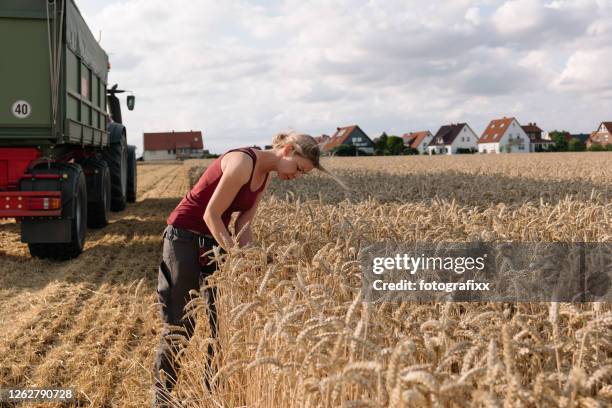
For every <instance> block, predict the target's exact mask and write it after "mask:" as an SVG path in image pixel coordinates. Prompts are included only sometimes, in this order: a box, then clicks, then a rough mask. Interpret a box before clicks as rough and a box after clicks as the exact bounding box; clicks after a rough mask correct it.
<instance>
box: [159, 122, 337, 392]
mask: <svg viewBox="0 0 612 408" xmlns="http://www.w3.org/2000/svg"><path fill="white" fill-rule="evenodd" d="M272 147H273V148H272V150H264V151H261V150H257V149H253V148H241V149H234V150H230V151H228V152H227V153H225V154H224V155H222V156H221V157H219V158H218V159H216V160H215V161H214V162H213V163H212V164H211V165H210V166H209V167H208V168H207V169H206V171H205V172H204V174H203V175H202V177H201V178H200V180H199V181H198V182H197V183H196V185H195V186H194V187H193V189H192V190H191V191H190V192H189V193H187V195H186V196H185V197H184V198H183V200H182V201H181V202H180V203H179V205H178V206H177V207H176V208H175V209H174V211H173V212H172V213H171V214H170V216H169V217H168V220H167V224H168V226H167V227H166V229H165V231H164V234H163V237H164V240H163V241H164V244H163V260H162V262H161V263H160V266H159V273H158V287H157V291H158V297H159V301H160V303H161V304H162V311H161V315H162V319H163V321H164V330H163V333H162V337H161V344H160V348H159V351H158V353H157V358H156V362H155V391H156V401H157V402H158V403H163V402H165V401H168V400H169V399H170V394H169V393H170V391H171V390H172V388H173V386H174V384H175V383H176V378H177V370H178V368H179V367H178V364H177V362H175V361H174V358H173V354H176V352H177V351H178V349H177V347H176V346H174V345H173V344H171V343H172V342H171V341H169V340H167V339H166V336H167V335H168V334H182V335H183V336H185V337H186V338H187V340H188V339H189V338H190V337H191V335H192V334H193V330H194V326H195V322H194V321H193V319H190V318H186V317H184V316H183V315H184V309H183V308H184V307H185V305H186V304H187V302H188V301H189V291H190V290H192V289H194V290H199V288H200V284H201V282H202V280H204V279H206V278H207V277H208V276H209V275H211V274H212V273H213V272H214V271H215V270H216V265H215V264H214V263H213V262H210V260H209V259H208V257H205V258H202V259H199V258H200V254H201V253H204V252H206V251H209V250H210V249H212V247H213V246H214V245H216V246H220V247H221V248H222V250H225V251H227V250H228V249H229V248H231V247H232V246H234V245H235V244H238V245H240V246H244V245H246V244H248V243H249V242H250V241H251V239H252V233H251V221H252V220H253V216H254V215H255V213H256V212H257V206H258V204H259V202H260V200H261V197H262V196H263V194H264V192H265V190H266V188H267V186H268V184H269V177H268V175H269V173H270V172H272V171H274V172H276V173H277V175H278V178H280V179H281V180H293V179H297V178H299V177H301V176H302V175H304V174H306V173H308V172H310V171H311V170H312V169H313V168H316V169H319V170H321V171H323V172H325V173H327V174H329V173H328V172H327V170H325V169H324V168H323V167H322V166H321V165H320V164H319V155H320V151H319V148H318V145H317V142H316V141H315V140H314V139H313V138H312V137H311V136H308V135H304V134H298V133H295V132H291V133H280V134H278V135H276V136H275V137H274V139H273V140H272ZM332 177H333V176H332ZM334 179H336V178H335V177H334ZM336 180H337V179H336ZM234 212H238V213H239V215H238V218H237V220H236V224H235V231H236V232H239V231H242V230H243V229H244V231H243V232H242V234H241V235H240V238H239V240H238V242H235V240H234V238H233V237H232V236H231V234H230V232H229V230H228V225H229V221H230V218H231V216H232V213H234ZM207 295H208V303H209V309H210V315H209V320H210V322H209V323H210V329H211V334H212V336H213V337H216V329H217V328H216V323H217V313H216V308H215V303H214V301H215V292H214V291H213V290H212V289H208V293H207ZM169 325H174V326H180V327H182V328H183V329H184V330H181V332H182V333H179V332H177V331H176V330H175V331H172V330H171V328H170V327H169ZM208 353H209V356H208V363H209V364H210V362H211V359H212V346H209V349H208ZM162 370H163V371H164V372H165V377H166V378H165V379H164V378H161V371H162ZM207 386H208V383H207Z"/></svg>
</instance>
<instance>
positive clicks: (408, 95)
mask: <svg viewBox="0 0 612 408" xmlns="http://www.w3.org/2000/svg"><path fill="white" fill-rule="evenodd" d="M76 3H77V5H78V6H79V8H80V10H81V13H82V14H83V16H84V17H85V20H86V21H87V23H88V24H89V26H90V28H91V30H92V32H93V33H94V35H95V36H96V38H100V44H101V45H102V47H103V48H104V49H105V50H106V51H107V53H108V54H109V58H110V61H111V64H112V69H111V71H110V73H109V84H111V85H112V84H114V83H118V84H119V86H120V87H122V88H124V89H129V90H131V91H133V92H134V95H136V109H135V110H134V111H132V112H127V110H126V109H124V111H126V112H125V113H124V122H125V124H126V127H127V129H128V141H129V143H130V144H135V145H137V146H138V149H139V153H142V134H143V132H162V131H172V130H175V131H188V130H200V131H202V133H203V139H204V148H205V149H208V150H210V151H211V152H215V153H221V152H223V151H225V150H227V149H229V148H233V147H239V146H247V145H253V144H257V145H259V146H262V147H263V145H265V144H269V143H270V141H271V139H272V136H273V135H274V134H276V133H278V132H279V131H283V130H287V129H294V130H297V131H300V132H303V133H307V134H310V135H313V136H318V135H321V134H329V135H331V134H333V133H334V132H335V131H336V128H337V127H341V126H349V125H353V124H357V125H359V126H360V127H361V128H362V129H363V130H364V131H365V132H366V133H367V134H368V135H369V136H370V137H371V138H374V137H377V136H379V135H380V134H381V133H382V132H383V131H384V132H386V133H387V134H390V135H392V134H395V135H401V134H404V133H407V132H411V131H420V130H430V131H431V132H432V133H435V132H436V131H437V130H438V128H439V127H440V126H442V125H445V124H449V123H457V122H467V123H468V124H469V125H470V126H471V127H472V129H474V131H475V132H476V133H477V134H481V133H482V132H483V130H484V129H485V127H486V125H487V124H488V122H489V121H490V120H492V119H495V118H501V117H504V116H506V117H512V116H514V117H516V118H517V119H518V121H519V122H520V123H521V124H526V123H529V122H537V124H538V125H539V126H540V127H541V128H542V129H544V130H545V131H550V130H553V129H565V130H568V131H570V132H575V133H587V132H591V131H592V130H595V129H596V127H597V126H598V124H599V123H600V122H602V121H612V69H611V68H610V66H611V62H612V0H446V1H442V0H428V1H422V0H384V1H383V0H379V1H375V0H369V1H365V0H350V1H349V0H310V1H308V0H284V1H272V0H265V1H250V0H241V1H234V0H226V1H218V0H214V1H213V0H210V1H209V0H172V1H167V0H163V1H162V0H76ZM124 106H125V105H124Z"/></svg>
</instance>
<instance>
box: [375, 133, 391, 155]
mask: <svg viewBox="0 0 612 408" xmlns="http://www.w3.org/2000/svg"><path fill="white" fill-rule="evenodd" d="M388 138H389V136H387V134H386V133H384V132H383V134H382V135H380V137H379V138H377V139H376V140H375V141H374V154H376V155H383V154H385V151H386V150H387V139H388Z"/></svg>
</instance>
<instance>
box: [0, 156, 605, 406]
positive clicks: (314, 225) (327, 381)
mask: <svg viewBox="0 0 612 408" xmlns="http://www.w3.org/2000/svg"><path fill="white" fill-rule="evenodd" d="M206 164H207V163H206V162H199V161H187V162H185V163H184V164H183V165H147V166H140V167H139V172H140V174H139V182H138V186H139V198H138V203H136V205H133V206H131V207H129V208H128V210H127V211H126V212H124V213H119V214H115V215H114V218H113V221H112V224H111V225H109V226H108V227H107V228H106V229H104V230H101V231H95V232H92V231H90V232H89V237H88V244H87V248H86V252H85V253H84V254H83V255H82V256H81V257H80V258H78V259H76V260H73V261H71V262H67V263H61V264H58V263H51V262H47V261H40V260H33V259H30V258H29V256H28V254H27V248H26V246H25V245H23V244H20V243H19V234H18V226H17V225H16V224H14V223H12V222H2V223H1V224H0V226H1V227H0V228H1V229H0V262H1V263H0V306H1V307H2V313H1V314H0V387H2V386H4V387H6V386H34V385H37V386H73V387H74V388H76V389H77V390H78V391H79V399H78V405H79V406H93V407H110V406H117V407H143V406H147V405H148V404H149V401H150V397H151V395H150V387H151V383H152V375H151V367H152V361H153V356H154V352H155V348H156V347H157V343H158V336H159V332H160V329H161V324H160V322H159V318H158V313H157V306H156V305H155V302H156V294H155V285H156V279H157V277H156V275H157V263H158V261H159V258H160V256H161V254H160V249H161V248H160V234H161V231H162V230H163V227H164V220H165V218H166V216H167V215H168V214H169V212H170V211H171V210H172V209H173V208H174V206H175V205H176V203H177V202H178V200H179V199H180V197H182V195H184V193H185V192H186V190H187V189H188V188H189V186H190V185H191V184H192V183H193V181H194V180H196V179H197V177H198V175H199V174H201V172H202V170H203V169H204V167H205V165H206ZM323 164H324V165H325V166H326V167H328V168H329V169H330V170H332V171H334V172H335V173H336V174H337V175H338V176H340V177H341V178H343V180H345V181H346V182H347V183H348V184H349V185H350V186H351V187H353V191H352V192H351V193H350V194H345V193H343V192H342V191H341V190H340V189H339V188H338V187H337V185H336V184H335V183H334V182H333V181H332V180H330V179H329V178H327V177H325V176H323V175H318V174H313V175H309V176H307V177H306V178H304V179H302V180H299V181H294V182H280V181H278V180H276V179H275V180H274V182H273V184H272V185H271V189H270V191H269V192H268V194H267V196H266V198H265V199H264V201H263V202H262V203H261V205H260V209H259V212H258V215H257V217H256V219H255V222H254V224H253V231H254V236H255V243H254V245H252V246H249V247H247V248H244V249H241V250H236V251H233V252H231V253H230V255H229V256H226V257H225V258H224V259H223V262H222V267H221V270H220V271H219V272H217V273H216V274H215V279H214V282H215V284H217V285H218V287H219V291H220V299H219V319H220V337H219V344H217V345H216V346H217V348H218V349H220V351H219V352H218V353H217V358H216V362H215V363H216V365H217V366H218V368H219V370H218V372H217V373H216V375H215V379H214V380H215V384H216V385H217V386H216V388H215V389H214V390H213V393H212V394H209V393H207V392H206V391H205V389H204V387H203V382H202V376H203V372H204V366H203V362H204V360H205V355H206V347H207V344H208V343H209V339H207V328H206V324H204V322H206V319H205V318H204V316H203V315H202V313H205V310H204V309H205V308H204V303H203V302H202V301H201V300H200V299H198V298H196V299H195V300H194V301H193V303H192V304H191V306H192V313H195V314H196V315H198V319H199V321H200V322H202V323H199V324H198V326H197V330H196V333H195V335H194V337H193V338H192V341H191V343H190V344H189V346H188V347H187V348H186V349H185V350H184V351H183V352H182V353H181V359H182V361H183V370H182V372H181V376H180V378H179V383H178V385H177V389H176V391H177V395H178V397H179V398H180V399H181V400H182V401H183V404H184V406H186V407H219V406H223V407H238V406H248V407H293V406H296V407H301V406H304V407H305V406H311V407H318V406H321V407H340V406H346V407H358V406H364V407H368V406H370V407H387V406H390V407H396V406H397V407H400V406H406V407H408V406H415V407H423V406H424V407H427V406H432V407H436V406H439V407H462V406H500V407H501V406H506V407H514V406H527V407H557V406H564V407H583V406H584V407H596V406H601V407H604V406H610V404H612V308H611V307H610V305H609V304H604V303H595V304H593V303H590V304H582V305H581V304H568V303H561V304H548V303H520V304H516V305H508V304H502V303H480V304H476V303H471V304H468V303H420V304H415V303H401V304H396V303H387V304H384V305H370V304H368V303H362V302H361V294H360V287H361V279H360V270H359V265H358V264H357V262H356V259H357V257H358V254H359V251H360V248H361V245H363V244H364V243H366V242H372V241H376V240H382V239H396V240H410V241H414V240H427V241H435V242H440V241H467V240H472V239H483V240H487V241H490V240H513V241H531V242H533V241H594V242H611V241H612V154H610V153H583V154H532V155H523V156H521V155H499V156H463V157H377V158H334V159H326V160H324V162H323ZM610 259H611V262H612V258H610ZM32 406H36V405H32ZM40 406H49V405H48V404H47V405H43V404H40Z"/></svg>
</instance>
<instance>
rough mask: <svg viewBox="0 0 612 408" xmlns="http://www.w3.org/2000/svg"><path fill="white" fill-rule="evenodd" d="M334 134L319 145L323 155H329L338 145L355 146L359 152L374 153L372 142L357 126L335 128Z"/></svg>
mask: <svg viewBox="0 0 612 408" xmlns="http://www.w3.org/2000/svg"><path fill="white" fill-rule="evenodd" d="M336 129H337V130H336V133H334V135H333V136H332V137H330V138H329V139H328V140H327V141H325V142H323V143H322V144H321V145H320V149H321V151H322V152H323V153H329V152H330V151H331V150H332V149H334V148H335V147H338V146H340V145H343V144H344V145H348V146H355V147H356V148H357V154H359V152H362V153H367V154H372V153H374V142H372V140H371V139H370V138H369V137H368V135H366V133H365V132H364V131H363V130H361V128H360V127H359V126H357V125H352V126H346V127H339V128H336Z"/></svg>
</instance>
